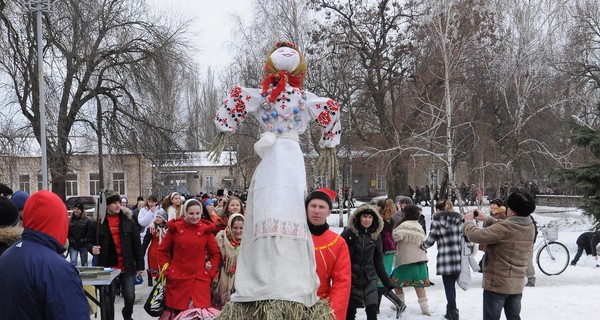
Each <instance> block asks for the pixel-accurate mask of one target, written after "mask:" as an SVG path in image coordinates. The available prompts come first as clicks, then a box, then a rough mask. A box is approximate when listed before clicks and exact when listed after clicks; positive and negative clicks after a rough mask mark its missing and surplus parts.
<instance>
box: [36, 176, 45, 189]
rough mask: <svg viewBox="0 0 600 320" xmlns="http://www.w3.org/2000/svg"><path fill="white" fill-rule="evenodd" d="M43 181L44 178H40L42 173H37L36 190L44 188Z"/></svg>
mask: <svg viewBox="0 0 600 320" xmlns="http://www.w3.org/2000/svg"><path fill="white" fill-rule="evenodd" d="M43 181H44V179H42V175H41V174H38V175H37V191H40V190H43V189H44V184H43Z"/></svg>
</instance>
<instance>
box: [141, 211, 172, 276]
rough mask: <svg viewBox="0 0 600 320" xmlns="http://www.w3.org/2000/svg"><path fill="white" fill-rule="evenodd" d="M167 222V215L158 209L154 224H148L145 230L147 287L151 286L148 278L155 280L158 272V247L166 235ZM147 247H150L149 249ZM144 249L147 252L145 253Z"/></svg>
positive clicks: (144, 246) (144, 248)
mask: <svg viewBox="0 0 600 320" xmlns="http://www.w3.org/2000/svg"><path fill="white" fill-rule="evenodd" d="M167 220H168V217H167V213H166V212H165V211H164V210H162V209H159V210H158V212H157V213H156V218H154V222H153V223H151V224H150V226H149V227H148V230H146V235H145V236H144V242H143V250H144V252H147V257H148V277H149V278H148V285H149V286H151V285H152V281H151V280H150V278H154V279H156V278H157V277H158V274H159V271H160V267H159V265H158V260H157V255H158V246H159V245H160V243H161V242H162V240H163V238H164V237H165V235H166V234H167V229H168V227H167ZM148 246H150V248H149V249H148ZM146 249H148V250H147V251H146Z"/></svg>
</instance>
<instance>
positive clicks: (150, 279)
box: [147, 270, 153, 287]
mask: <svg viewBox="0 0 600 320" xmlns="http://www.w3.org/2000/svg"><path fill="white" fill-rule="evenodd" d="M147 272H148V287H152V286H153V284H152V273H151V272H150V270H148V271H147Z"/></svg>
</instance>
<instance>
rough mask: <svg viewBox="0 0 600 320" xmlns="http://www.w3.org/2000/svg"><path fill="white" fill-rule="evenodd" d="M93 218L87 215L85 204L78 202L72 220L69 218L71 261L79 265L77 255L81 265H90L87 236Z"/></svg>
mask: <svg viewBox="0 0 600 320" xmlns="http://www.w3.org/2000/svg"><path fill="white" fill-rule="evenodd" d="M91 222H92V220H90V218H88V217H87V215H86V213H85V208H84V207H83V204H81V203H78V204H76V205H75V206H74V207H73V213H72V214H71V220H69V237H68V239H69V256H70V257H71V263H72V264H73V265H74V266H77V256H79V258H80V259H81V265H82V266H84V267H85V266H87V265H88V252H87V245H86V241H85V237H86V235H87V231H88V228H89V225H90V223H91Z"/></svg>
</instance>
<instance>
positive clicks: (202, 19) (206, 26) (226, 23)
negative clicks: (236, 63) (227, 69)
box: [150, 0, 252, 71]
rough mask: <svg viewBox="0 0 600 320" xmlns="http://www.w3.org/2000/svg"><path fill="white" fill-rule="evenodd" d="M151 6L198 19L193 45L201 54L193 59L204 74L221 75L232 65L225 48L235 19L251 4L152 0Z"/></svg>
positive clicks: (245, 1)
mask: <svg viewBox="0 0 600 320" xmlns="http://www.w3.org/2000/svg"><path fill="white" fill-rule="evenodd" d="M150 3H151V4H153V5H154V7H155V8H156V10H159V12H164V13H165V14H175V15H176V16H181V17H184V18H185V17H189V18H195V21H194V24H193V26H192V31H193V35H194V39H193V41H197V43H194V44H193V45H194V46H195V47H197V48H198V49H199V50H198V52H197V54H193V56H194V57H195V58H196V59H197V60H198V62H199V64H200V66H201V67H202V69H203V71H204V70H205V69H206V67H208V66H212V67H213V69H214V70H215V71H220V70H221V69H222V68H223V66H225V65H226V64H227V63H228V62H229V61H230V56H229V54H228V51H227V49H226V44H227V42H231V40H232V37H231V29H232V27H233V23H232V21H233V18H232V16H233V15H235V14H239V15H243V14H244V13H245V12H248V11H249V10H250V7H251V3H252V0H150Z"/></svg>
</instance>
